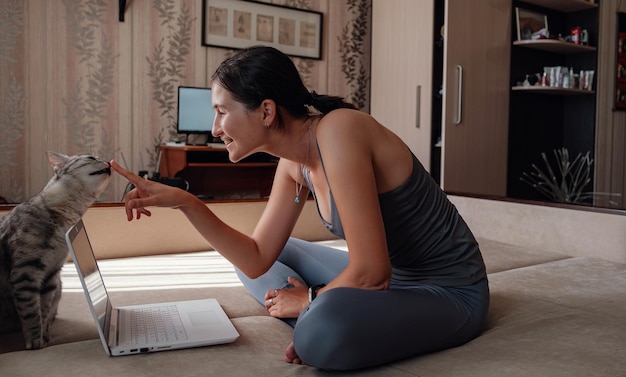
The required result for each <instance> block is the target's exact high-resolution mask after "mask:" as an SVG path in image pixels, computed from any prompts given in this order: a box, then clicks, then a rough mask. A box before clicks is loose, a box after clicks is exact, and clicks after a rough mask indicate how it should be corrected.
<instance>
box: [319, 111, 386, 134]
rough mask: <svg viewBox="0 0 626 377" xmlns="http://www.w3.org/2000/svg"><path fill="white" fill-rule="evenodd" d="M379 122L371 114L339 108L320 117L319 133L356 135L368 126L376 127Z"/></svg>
mask: <svg viewBox="0 0 626 377" xmlns="http://www.w3.org/2000/svg"><path fill="white" fill-rule="evenodd" d="M377 126H379V125H378V123H377V122H376V120H375V119H374V118H373V117H372V116H371V115H369V114H367V113H364V112H362V111H360V110H354V109H337V110H333V111H331V112H329V113H328V114H325V115H323V116H322V118H321V119H320V121H319V123H318V125H317V128H318V135H320V134H321V135H324V134H327V135H328V134H331V135H334V136H338V135H340V134H341V133H342V131H343V132H347V133H348V135H351V136H355V135H354V133H355V132H356V131H358V133H359V134H362V133H363V131H364V130H366V129H368V128H370V129H371V128H376V127H377Z"/></svg>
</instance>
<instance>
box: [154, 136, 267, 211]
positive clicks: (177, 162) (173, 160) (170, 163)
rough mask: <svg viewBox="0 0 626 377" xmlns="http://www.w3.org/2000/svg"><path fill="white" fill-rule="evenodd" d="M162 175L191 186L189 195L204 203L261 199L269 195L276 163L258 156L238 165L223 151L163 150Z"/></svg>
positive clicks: (181, 147) (197, 148)
mask: <svg viewBox="0 0 626 377" xmlns="http://www.w3.org/2000/svg"><path fill="white" fill-rule="evenodd" d="M160 151H161V160H160V163H159V174H160V175H161V176H162V177H169V178H173V177H180V178H183V179H184V180H186V181H187V182H189V191H190V192H191V193H193V194H195V195H198V196H200V197H202V198H205V199H229V198H230V199H232V198H262V197H266V196H268V195H269V193H270V190H271V187H272V182H273V179H274V173H275V172H276V166H277V161H276V160H275V158H273V157H271V156H269V155H266V154H255V155H252V156H250V157H248V158H246V159H244V160H242V161H240V162H238V163H236V164H235V163H232V162H230V160H229V159H228V152H227V151H226V150H225V149H223V148H211V147H208V146H167V145H162V146H161V147H160Z"/></svg>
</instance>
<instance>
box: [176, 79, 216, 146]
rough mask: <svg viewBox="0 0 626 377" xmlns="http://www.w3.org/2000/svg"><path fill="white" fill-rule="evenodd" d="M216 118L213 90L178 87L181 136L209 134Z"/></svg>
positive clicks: (178, 128) (178, 127)
mask: <svg viewBox="0 0 626 377" xmlns="http://www.w3.org/2000/svg"><path fill="white" fill-rule="evenodd" d="M214 118H215V109H213V104H212V102H211V88H194V87H189V86H179V87H178V125H177V131H178V133H179V134H209V133H211V129H212V128H213V119H214Z"/></svg>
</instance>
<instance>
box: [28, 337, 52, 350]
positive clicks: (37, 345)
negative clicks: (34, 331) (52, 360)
mask: <svg viewBox="0 0 626 377" xmlns="http://www.w3.org/2000/svg"><path fill="white" fill-rule="evenodd" d="M46 345H47V342H46V341H45V340H44V339H43V338H35V339H27V340H26V349H27V350H38V349H42V348H45V347H46Z"/></svg>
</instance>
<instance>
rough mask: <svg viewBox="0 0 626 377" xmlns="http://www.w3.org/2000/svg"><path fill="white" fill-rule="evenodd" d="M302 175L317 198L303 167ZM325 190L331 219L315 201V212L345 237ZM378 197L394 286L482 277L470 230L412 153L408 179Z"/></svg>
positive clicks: (472, 280)
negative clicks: (326, 218)
mask: <svg viewBox="0 0 626 377" xmlns="http://www.w3.org/2000/svg"><path fill="white" fill-rule="evenodd" d="M320 158H321V155H320ZM323 166H324V162H323V161H322V168H323ZM324 174H326V173H325V172H324ZM302 175H303V177H304V179H305V182H306V184H307V186H308V187H309V189H310V190H311V193H312V194H313V197H314V198H315V190H314V189H313V185H312V183H311V178H310V174H309V170H308V169H307V168H306V167H303V169H302ZM329 194H330V211H331V218H330V222H327V221H325V220H324V218H323V217H322V216H321V213H320V211H319V205H318V213H319V215H320V218H321V219H322V222H323V223H324V225H325V226H326V228H327V229H328V230H329V231H330V232H331V233H333V234H334V235H336V236H337V237H340V238H342V239H345V235H344V232H343V228H342V225H341V219H340V217H339V213H338V212H337V207H336V205H335V200H334V198H333V194H332V191H331V192H330V193H329ZM378 200H379V203H380V208H381V211H382V215H383V221H384V226H385V233H386V237H387V248H388V250H389V258H390V260H391V265H392V279H391V283H392V284H393V285H402V286H409V285H413V284H415V283H419V284H424V283H430V284H437V285H441V286H462V285H471V284H473V283H476V282H478V281H480V280H482V279H483V278H485V276H486V271H485V264H484V262H483V259H482V256H481V254H480V249H479V247H478V243H477V242H476V239H475V238H474V236H473V234H472V232H471V231H470V229H469V228H468V226H467V224H466V223H465V221H464V220H463V218H462V217H461V215H460V214H459V213H458V211H457V210H456V208H455V207H454V205H453V204H452V203H451V202H450V201H449V200H448V198H447V196H446V194H445V193H444V192H443V191H442V190H441V189H440V188H439V186H438V185H437V183H436V182H435V181H434V180H433V179H432V177H431V176H430V174H429V173H428V172H427V171H426V170H425V169H424V167H423V166H422V164H421V163H420V162H419V160H418V159H417V158H416V157H415V156H413V172H412V173H411V175H410V176H409V178H408V179H407V180H406V181H405V182H404V183H403V184H401V185H400V186H398V187H396V188H395V189H393V190H391V191H388V192H385V193H382V194H379V195H378ZM316 204H317V200H316Z"/></svg>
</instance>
